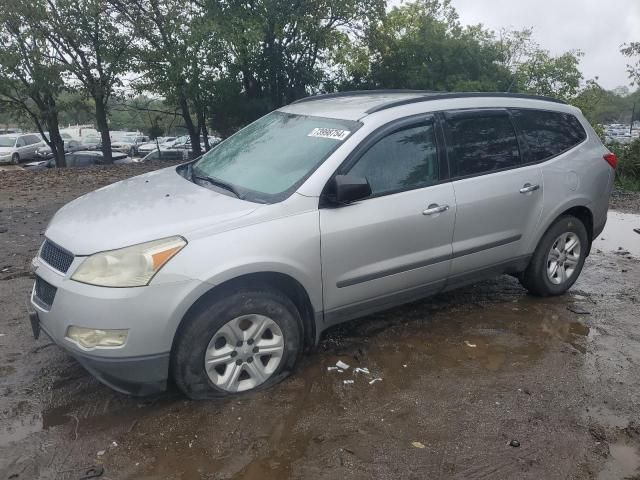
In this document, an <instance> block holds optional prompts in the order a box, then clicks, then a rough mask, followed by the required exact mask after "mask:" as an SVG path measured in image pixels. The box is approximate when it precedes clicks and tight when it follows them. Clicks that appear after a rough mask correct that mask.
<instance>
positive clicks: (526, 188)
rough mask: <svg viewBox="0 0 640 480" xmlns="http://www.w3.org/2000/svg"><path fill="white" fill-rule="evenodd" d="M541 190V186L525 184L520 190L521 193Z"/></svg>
mask: <svg viewBox="0 0 640 480" xmlns="http://www.w3.org/2000/svg"><path fill="white" fill-rule="evenodd" d="M539 188H540V185H531V184H530V183H525V184H524V185H523V186H522V188H521V189H520V193H529V192H535V191H536V190H538V189H539Z"/></svg>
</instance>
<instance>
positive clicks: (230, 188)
mask: <svg viewBox="0 0 640 480" xmlns="http://www.w3.org/2000/svg"><path fill="white" fill-rule="evenodd" d="M191 180H201V181H203V182H208V183H210V184H211V185H215V186H216V187H220V188H223V189H225V190H227V191H229V192H231V193H233V194H234V195H235V196H236V197H238V198H239V199H240V200H244V198H243V197H242V195H240V193H239V192H238V190H237V189H236V187H234V186H233V185H231V184H230V183H227V182H225V181H223V180H219V179H217V178H214V177H208V176H206V175H198V174H197V173H196V172H195V170H194V169H193V168H192V170H191Z"/></svg>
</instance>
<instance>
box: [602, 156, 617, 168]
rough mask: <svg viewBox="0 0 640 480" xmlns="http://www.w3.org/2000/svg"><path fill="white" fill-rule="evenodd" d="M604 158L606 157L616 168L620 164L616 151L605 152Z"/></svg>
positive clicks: (612, 166)
mask: <svg viewBox="0 0 640 480" xmlns="http://www.w3.org/2000/svg"><path fill="white" fill-rule="evenodd" d="M602 158H604V159H605V160H606V161H607V163H608V164H609V165H611V168H613V169H614V170H615V168H616V167H617V166H618V157H616V154H615V153H605V154H604V155H603V156H602Z"/></svg>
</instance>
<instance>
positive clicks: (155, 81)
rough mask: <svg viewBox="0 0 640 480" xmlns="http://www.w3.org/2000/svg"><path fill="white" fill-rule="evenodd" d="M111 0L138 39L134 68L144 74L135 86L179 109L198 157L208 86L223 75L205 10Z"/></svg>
mask: <svg viewBox="0 0 640 480" xmlns="http://www.w3.org/2000/svg"><path fill="white" fill-rule="evenodd" d="M110 1H111V3H112V4H113V6H114V8H115V9H117V11H119V12H120V14H121V15H122V17H123V18H124V19H126V21H127V22H128V23H129V24H130V27H131V28H135V29H136V32H137V35H138V36H139V40H140V41H139V42H138V44H137V45H136V48H135V50H134V59H135V63H134V64H133V65H132V66H133V67H134V69H135V70H136V71H138V72H139V73H140V74H141V76H140V77H139V78H138V79H137V80H136V81H135V84H134V87H135V88H136V89H137V90H138V91H140V92H144V91H147V92H148V91H150V92H153V93H156V94H159V95H162V96H163V97H164V98H165V99H166V101H167V102H168V103H175V104H176V105H177V106H178V107H179V109H180V114H181V116H182V119H183V121H184V126H185V128H186V129H187V131H188V133H189V137H190V139H191V148H192V153H193V155H194V156H198V155H200V153H201V148H200V134H201V133H202V134H203V135H204V136H205V142H207V143H206V146H207V147H208V139H207V137H206V135H207V133H208V132H207V127H206V119H207V116H208V114H207V108H208V101H209V98H208V97H209V92H208V90H207V88H206V86H207V85H210V84H211V83H212V82H213V81H214V80H215V78H216V77H217V76H218V75H219V72H220V64H221V58H222V57H223V56H224V51H223V50H222V47H221V44H220V42H219V41H218V37H217V33H216V30H215V29H214V28H213V25H212V24H211V22H210V21H209V19H207V18H206V17H205V15H204V9H203V7H202V6H201V5H199V4H197V3H195V2H194V1H191V0H187V1H186V2H185V1H183V0H110ZM194 117H195V118H194Z"/></svg>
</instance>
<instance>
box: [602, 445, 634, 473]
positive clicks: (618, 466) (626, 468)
mask: <svg viewBox="0 0 640 480" xmlns="http://www.w3.org/2000/svg"><path fill="white" fill-rule="evenodd" d="M639 477H640V453H639V452H638V450H637V449H636V448H634V447H632V446H629V445H625V444H623V443H617V444H613V445H609V460H607V463H605V466H604V468H603V469H602V470H601V471H600V473H599V474H598V480H621V479H629V480H632V479H636V478H639Z"/></svg>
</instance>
